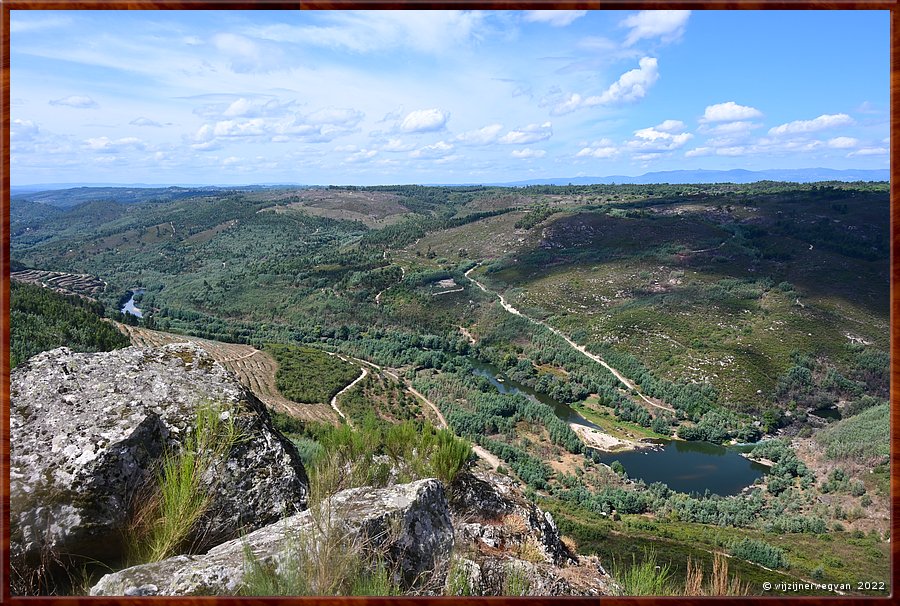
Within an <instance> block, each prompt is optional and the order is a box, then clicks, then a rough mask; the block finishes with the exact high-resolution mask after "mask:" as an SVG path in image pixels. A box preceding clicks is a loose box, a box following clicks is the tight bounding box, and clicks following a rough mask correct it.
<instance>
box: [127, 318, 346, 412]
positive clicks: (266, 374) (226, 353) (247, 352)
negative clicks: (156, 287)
mask: <svg viewBox="0 0 900 606" xmlns="http://www.w3.org/2000/svg"><path fill="white" fill-rule="evenodd" d="M115 325H116V327H118V329H119V330H120V331H122V332H123V333H125V334H126V335H128V337H129V338H130V339H131V342H132V344H134V345H139V346H144V347H147V346H149V347H158V346H160V345H167V344H169V343H184V342H190V343H196V344H197V345H200V346H201V347H202V348H203V349H205V350H206V351H207V352H209V355H210V356H212V358H213V359H214V360H215V361H216V362H218V363H219V364H221V365H222V366H224V367H225V369H226V370H228V371H230V372H232V373H234V374H235V375H236V376H237V378H238V380H239V381H240V382H241V384H242V385H244V387H246V388H247V389H249V390H250V391H251V392H253V395H255V396H256V397H257V398H259V399H260V401H262V402H263V403H264V404H265V405H266V406H268V407H269V408H271V409H273V410H277V411H279V412H284V413H287V414H289V415H291V416H292V417H295V418H297V419H300V420H302V421H317V422H323V423H332V424H337V423H338V416H337V414H336V413H335V411H334V410H332V408H331V406H329V405H328V404H327V403H325V402H323V403H321V404H298V403H297V402H292V401H291V400H288V399H287V398H285V397H284V396H282V395H281V393H279V391H278V388H276V387H275V372H276V371H277V370H278V363H277V362H276V361H275V359H274V358H273V357H272V356H270V355H269V354H267V353H266V352H264V351H260V350H258V349H256V348H254V347H252V346H250V345H241V344H238V343H223V342H221V341H211V340H209V339H201V338H200V337H191V336H185V335H176V334H172V333H167V332H160V331H158V330H149V329H147V328H141V327H139V326H128V325H127V324H120V323H118V322H115Z"/></svg>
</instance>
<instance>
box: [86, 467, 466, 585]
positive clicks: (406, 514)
mask: <svg viewBox="0 0 900 606" xmlns="http://www.w3.org/2000/svg"><path fill="white" fill-rule="evenodd" d="M323 526H324V527H326V528H329V531H328V532H331V533H336V535H337V536H340V537H342V541H345V542H346V544H347V545H348V546H349V545H355V546H357V547H359V548H360V549H361V550H362V551H363V552H367V553H370V554H371V553H377V554H381V555H382V556H384V559H385V561H386V563H387V564H388V568H389V570H392V571H394V573H395V581H397V582H398V584H399V585H400V586H401V588H403V589H405V590H408V589H410V588H413V587H422V586H423V585H428V584H429V583H432V582H433V579H435V578H437V579H439V580H440V584H441V585H442V584H443V579H444V578H445V576H446V574H447V566H448V562H449V560H450V552H451V550H452V548H453V526H452V523H451V517H450V511H449V507H448V504H447V499H446V496H445V494H444V489H443V485H442V484H441V483H440V482H439V481H437V480H431V479H430V480H419V481H417V482H413V483H410V484H402V485H396V486H391V487H388V488H380V489H372V488H353V489H350V490H346V491H343V492H340V493H338V494H337V495H335V496H334V497H332V498H331V499H329V500H328V501H327V502H326V503H325V504H324V505H322V506H320V507H316V508H313V510H307V511H304V512H302V513H300V514H296V515H293V516H290V517H287V518H285V519H284V520H281V521H278V522H275V523H273V524H270V525H268V526H266V527H264V528H261V529H259V530H256V531H255V532H252V533H250V534H248V535H246V536H244V537H242V538H239V539H235V540H232V541H228V542H226V543H223V544H221V545H218V546H216V547H214V548H212V549H211V550H210V551H209V552H208V553H206V554H204V555H194V556H176V557H174V558H169V559H167V560H163V561H161V562H156V563H152V564H144V565H141V566H135V567H132V568H126V569H125V570H121V571H119V572H116V573H113V574H108V575H106V576H104V577H103V578H102V579H100V581H99V582H98V583H97V584H96V585H95V586H94V587H92V588H91V590H90V594H91V595H97V596H110V595H132V594H133V593H134V592H136V591H146V590H148V588H151V587H154V586H155V587H156V589H155V590H154V593H153V594H152V595H235V594H237V593H238V592H239V591H240V590H241V587H242V585H243V582H244V577H245V575H246V574H247V570H248V565H247V557H246V555H245V554H246V551H247V550H249V551H251V552H252V553H253V555H254V557H255V558H256V559H257V560H258V561H259V562H260V563H261V564H263V565H266V566H271V567H273V568H274V569H275V570H281V569H283V568H282V567H284V566H287V565H290V562H291V561H292V558H296V557H297V551H298V550H302V551H303V552H304V553H305V555H306V557H316V556H315V553H316V550H317V549H320V548H321V545H322V544H323V542H324V541H326V540H328V539H327V538H326V537H325V536H324V535H323V534H322V532H323V531H322V530H321V528H322V527H323ZM333 536H335V535H332V537H333ZM293 561H296V560H293ZM129 592H131V593H129ZM142 595H151V594H148V593H144V594H142Z"/></svg>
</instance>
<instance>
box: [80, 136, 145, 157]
mask: <svg viewBox="0 0 900 606" xmlns="http://www.w3.org/2000/svg"><path fill="white" fill-rule="evenodd" d="M84 144H85V147H87V148H88V149H90V150H93V151H98V152H105V153H112V152H118V151H122V150H125V149H144V148H145V147H146V145H145V144H144V142H143V141H141V140H140V139H138V138H137V137H124V138H122V139H115V140H113V139H110V138H109V137H95V138H93V139H87V140H85V142H84Z"/></svg>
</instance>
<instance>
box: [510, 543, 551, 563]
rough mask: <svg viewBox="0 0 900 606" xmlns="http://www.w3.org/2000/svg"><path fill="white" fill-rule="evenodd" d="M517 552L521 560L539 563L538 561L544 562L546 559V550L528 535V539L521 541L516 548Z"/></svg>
mask: <svg viewBox="0 0 900 606" xmlns="http://www.w3.org/2000/svg"><path fill="white" fill-rule="evenodd" d="M516 554H517V555H518V556H519V559H520V560H525V561H526V562H533V563H535V564H537V563H538V562H543V561H544V560H545V557H544V552H543V551H542V550H541V548H540V547H539V546H538V544H537V542H536V541H535V540H534V539H533V538H532V537H528V538H527V539H525V540H524V541H522V542H521V543H519V546H518V548H517V549H516Z"/></svg>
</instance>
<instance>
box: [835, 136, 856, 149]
mask: <svg viewBox="0 0 900 606" xmlns="http://www.w3.org/2000/svg"><path fill="white" fill-rule="evenodd" d="M857 145H859V139H854V138H853V137H835V138H834V139H829V140H828V147H831V148H834V149H849V148H851V147H856V146H857Z"/></svg>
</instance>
